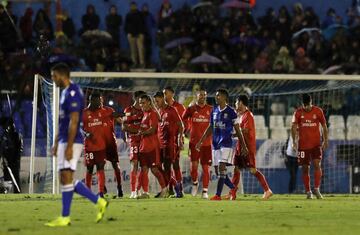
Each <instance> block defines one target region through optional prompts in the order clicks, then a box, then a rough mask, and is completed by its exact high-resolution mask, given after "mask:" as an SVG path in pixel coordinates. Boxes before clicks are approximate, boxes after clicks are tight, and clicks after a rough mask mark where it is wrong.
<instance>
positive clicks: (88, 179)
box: [85, 165, 94, 190]
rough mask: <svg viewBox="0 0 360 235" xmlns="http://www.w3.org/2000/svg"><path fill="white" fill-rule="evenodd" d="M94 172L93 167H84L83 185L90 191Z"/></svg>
mask: <svg viewBox="0 0 360 235" xmlns="http://www.w3.org/2000/svg"><path fill="white" fill-rule="evenodd" d="M93 172H94V165H87V166H86V174H85V184H86V186H87V187H88V188H89V189H90V190H91V184H92V174H93Z"/></svg>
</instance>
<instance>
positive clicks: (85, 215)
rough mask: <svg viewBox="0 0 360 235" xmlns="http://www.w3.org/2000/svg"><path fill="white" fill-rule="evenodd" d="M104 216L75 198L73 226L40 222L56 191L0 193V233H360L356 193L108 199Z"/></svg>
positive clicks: (52, 209) (56, 202)
mask: <svg viewBox="0 0 360 235" xmlns="http://www.w3.org/2000/svg"><path fill="white" fill-rule="evenodd" d="M109 200H110V205H109V208H108V210H107V213H106V214H105V218H104V220H103V221H102V222H101V223H99V224H96V223H95V222H94V219H95V214H96V213H95V209H94V207H93V205H92V204H91V203H89V202H88V201H87V200H85V199H82V198H79V197H75V199H74V200H73V205H72V211H71V219H72V225H71V226H70V227H65V228H48V227H45V226H44V225H43V224H44V223H45V222H47V221H48V220H51V219H54V218H56V217H57V216H58V215H59V213H60V210H61V200H60V197H59V196H52V195H46V194H38V195H31V196H29V195H10V194H8V195H0V234H1V235H3V234H40V235H41V234H46V235H56V234H61V235H67V234H79V235H80V234H86V235H90V234H96V235H101V234H104V235H105V234H112V235H115V234H166V235H169V234H184V235H187V234H191V235H193V234H217V235H225V234H231V235H234V234H287V235H289V234H301V235H304V234H359V231H360V197H359V196H354V195H325V199H324V200H316V199H313V200H306V199H305V195H275V196H273V197H272V198H271V199H270V200H269V201H262V200H261V196H260V195H245V196H239V197H238V198H237V200H236V201H208V200H202V199H200V198H199V197H198V198H192V197H191V196H189V195H186V197H185V198H183V199H175V198H174V199H144V200H136V199H126V198H124V199H111V197H110V199H109Z"/></svg>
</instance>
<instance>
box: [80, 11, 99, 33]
mask: <svg viewBox="0 0 360 235" xmlns="http://www.w3.org/2000/svg"><path fill="white" fill-rule="evenodd" d="M81 24H82V29H81V31H80V35H81V34H83V33H85V32H86V31H88V30H95V29H98V28H99V24H100V18H99V15H98V14H96V11H95V7H94V6H93V5H91V4H89V5H88V6H87V8H86V14H85V15H83V16H82V18H81Z"/></svg>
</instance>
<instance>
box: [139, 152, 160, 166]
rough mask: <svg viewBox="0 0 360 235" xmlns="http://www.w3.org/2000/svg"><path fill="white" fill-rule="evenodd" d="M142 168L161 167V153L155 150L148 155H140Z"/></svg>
mask: <svg viewBox="0 0 360 235" xmlns="http://www.w3.org/2000/svg"><path fill="white" fill-rule="evenodd" d="M139 161H140V166H141V167H143V166H147V167H148V168H151V167H154V166H159V165H160V153H159V151H158V150H153V151H151V152H147V153H140V154H139Z"/></svg>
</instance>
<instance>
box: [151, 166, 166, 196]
mask: <svg viewBox="0 0 360 235" xmlns="http://www.w3.org/2000/svg"><path fill="white" fill-rule="evenodd" d="M151 173H152V174H153V175H154V176H155V177H156V179H157V181H158V182H159V185H160V187H161V192H160V193H159V195H158V198H164V197H166V196H167V187H166V184H165V179H164V176H163V174H161V172H160V170H159V168H158V166H154V165H153V166H152V167H151Z"/></svg>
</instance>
